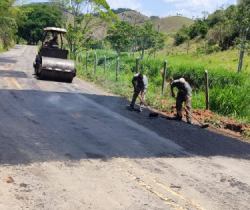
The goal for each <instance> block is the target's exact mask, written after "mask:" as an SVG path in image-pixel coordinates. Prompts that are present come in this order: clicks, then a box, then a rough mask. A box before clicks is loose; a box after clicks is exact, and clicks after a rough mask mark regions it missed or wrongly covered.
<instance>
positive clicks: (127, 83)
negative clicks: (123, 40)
mask: <svg viewBox="0 0 250 210" xmlns="http://www.w3.org/2000/svg"><path fill="white" fill-rule="evenodd" d="M97 54H98V69H97V74H95V73H94V71H93V69H94V68H93V64H94V52H90V53H89V58H88V63H89V68H88V71H86V70H85V59H83V61H82V62H81V63H79V64H78V65H77V69H78V76H79V77H82V78H84V79H87V80H89V81H92V82H95V83H96V84H98V85H100V86H101V87H102V88H104V89H105V90H107V91H109V92H112V93H114V94H118V95H121V96H124V97H126V98H128V99H129V100H130V99H131V97H132V94H133V92H132V91H133V88H132V84H131V80H132V77H133V75H134V74H135V66H136V62H135V58H133V57H131V56H130V55H129V53H122V55H121V57H120V61H119V62H120V68H119V76H118V81H117V82H116V76H115V69H116V64H117V54H116V53H115V52H113V51H108V52H105V51H97ZM104 55H106V57H107V63H106V73H105V74H104V71H103V61H104V59H103V58H104ZM164 59H166V58H165V57H164V56H159V57H158V58H157V59H149V60H146V59H145V60H141V61H140V72H143V73H144V74H145V75H147V77H148V79H149V88H148V92H147V98H146V103H147V104H148V105H150V106H152V107H154V108H157V109H159V110H161V111H164V110H167V109H169V108H170V105H167V104H163V103H162V102H161V100H160V99H166V100H169V101H171V102H172V103H174V99H172V98H171V94H170V92H171V91H170V86H169V82H167V87H166V90H165V94H164V95H162V94H161V85H162V79H163V78H162V72H163V63H164ZM167 60H168V68H167V81H168V79H169V78H170V77H173V78H174V79H178V78H180V77H184V78H186V80H187V81H188V82H189V83H190V84H191V86H192V88H193V97H192V107H193V108H194V109H204V108H205V86H204V83H205V82H204V71H205V70H208V72H209V84H210V108H211V110H212V111H214V112H216V113H218V114H220V115H223V116H230V117H234V118H236V119H238V120H242V121H245V122H250V94H249V90H250V84H249V81H248V80H249V78H250V74H249V73H248V72H245V71H243V73H242V74H237V73H236V72H235V71H231V70H230V69H229V70H228V69H226V68H225V66H223V67H217V68H215V67H216V65H215V67H213V66H209V65H208V64H206V63H205V62H202V61H199V62H198V61H197V62H193V60H194V59H193V60H192V59H191V58H190V57H188V56H186V55H177V56H169V57H168V59H167Z"/></svg>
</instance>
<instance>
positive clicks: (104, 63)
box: [103, 55, 106, 74]
mask: <svg viewBox="0 0 250 210" xmlns="http://www.w3.org/2000/svg"><path fill="white" fill-rule="evenodd" d="M103 65H104V74H105V73H106V55H104V62H103Z"/></svg>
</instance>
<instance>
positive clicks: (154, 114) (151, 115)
mask: <svg viewBox="0 0 250 210" xmlns="http://www.w3.org/2000/svg"><path fill="white" fill-rule="evenodd" d="M158 115H159V114H158V113H150V114H149V115H148V117H158Z"/></svg>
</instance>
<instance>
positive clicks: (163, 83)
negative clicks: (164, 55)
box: [161, 60, 167, 94]
mask: <svg viewBox="0 0 250 210" xmlns="http://www.w3.org/2000/svg"><path fill="white" fill-rule="evenodd" d="M166 73H167V61H166V60H165V61H164V72H163V80H162V89H161V92H162V94H163V93H164V88H165V83H166Z"/></svg>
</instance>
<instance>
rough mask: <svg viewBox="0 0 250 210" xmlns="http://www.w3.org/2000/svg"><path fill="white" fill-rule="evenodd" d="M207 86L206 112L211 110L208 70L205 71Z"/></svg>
mask: <svg viewBox="0 0 250 210" xmlns="http://www.w3.org/2000/svg"><path fill="white" fill-rule="evenodd" d="M205 86H206V110H209V84H208V71H207V70H205Z"/></svg>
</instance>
